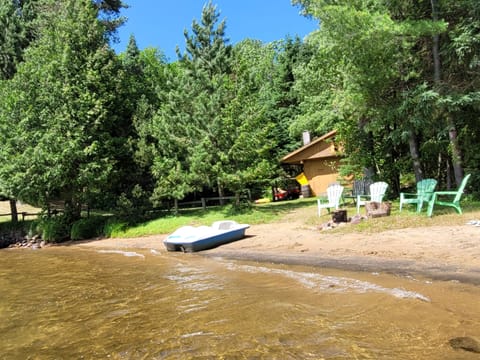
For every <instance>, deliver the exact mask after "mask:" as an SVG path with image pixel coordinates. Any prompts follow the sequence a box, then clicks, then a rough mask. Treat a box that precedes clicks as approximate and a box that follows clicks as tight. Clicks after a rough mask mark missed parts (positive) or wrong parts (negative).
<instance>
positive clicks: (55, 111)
mask: <svg viewBox="0 0 480 360" xmlns="http://www.w3.org/2000/svg"><path fill="white" fill-rule="evenodd" d="M293 3H294V4H295V5H298V6H300V8H301V9H303V11H304V12H305V15H306V16H311V17H314V18H317V19H318V20H319V22H320V24H321V26H320V27H319V29H318V30H317V31H315V32H313V33H312V34H310V35H309V37H308V38H307V40H306V41H305V42H303V41H301V40H300V39H298V38H295V39H292V38H286V39H282V40H279V41H277V42H273V43H270V44H264V43H262V42H260V41H257V40H253V39H245V40H244V41H242V42H240V43H237V44H235V45H231V44H229V41H228V37H227V32H226V30H227V28H226V23H225V21H223V20H221V18H220V12H219V10H218V9H217V8H216V6H215V5H213V4H212V3H207V4H206V5H205V6H204V8H203V11H202V14H201V17H200V20H198V21H197V20H194V21H193V23H192V26H191V29H189V30H185V34H184V35H185V41H186V48H185V52H183V53H181V52H180V51H177V55H178V58H177V60H176V61H173V62H168V61H167V60H166V59H165V57H164V55H163V54H162V52H161V51H160V50H158V49H153V48H147V49H144V50H140V49H138V47H137V44H136V41H135V38H134V36H132V37H131V38H130V42H129V44H128V47H127V49H126V51H125V52H124V53H122V54H115V52H114V51H113V50H112V48H111V47H110V45H109V44H110V43H111V41H113V39H114V37H115V29H116V28H117V27H118V26H120V25H121V24H122V22H123V18H122V17H121V15H120V14H121V13H120V11H121V9H122V7H123V6H124V5H123V4H122V3H121V1H106V0H105V1H91V0H65V1H62V2H58V1H54V0H24V1H20V0H0V24H1V25H2V27H3V29H4V31H3V32H2V33H1V34H0V79H1V80H0V98H1V100H0V127H1V129H0V144H1V147H0V194H2V195H3V196H5V197H7V198H10V199H12V203H13V204H14V202H15V200H16V199H19V200H22V201H25V202H29V203H31V204H35V205H38V206H41V207H42V208H44V209H47V208H48V204H49V203H50V202H51V201H54V200H62V201H64V203H65V211H66V217H67V221H68V222H73V221H75V220H76V219H78V218H79V217H80V214H81V209H82V206H83V205H85V204H88V205H90V206H91V207H95V208H101V209H115V210H116V211H118V212H119V213H121V214H122V215H124V216H129V217H132V216H134V215H136V214H141V213H142V212H143V211H144V210H147V209H151V208H152V207H157V206H165V204H170V203H171V202H172V201H175V200H181V199H184V198H185V197H187V196H189V195H191V194H196V193H202V192H206V191H215V192H217V193H218V194H219V195H220V196H222V195H224V194H227V193H229V194H234V195H235V196H236V198H237V204H238V203H239V202H240V196H241V195H242V193H243V191H245V190H246V189H258V190H259V191H261V189H263V188H265V187H267V186H268V185H269V184H270V182H271V181H272V179H275V178H276V177H278V176H280V175H281V174H282V173H283V170H282V169H281V167H280V166H279V163H278V159H279V158H280V157H281V156H282V155H285V154H286V153H288V152H290V151H292V150H294V149H295V148H296V147H297V146H299V145H300V144H299V140H300V139H301V133H302V132H303V131H305V130H309V131H310V132H312V133H313V134H314V135H322V134H324V133H325V132H328V131H330V130H332V129H334V128H335V129H337V132H338V140H339V141H341V142H342V143H343V145H344V146H343V147H344V151H345V154H344V155H345V158H344V163H343V166H342V169H341V171H342V172H343V173H344V174H352V173H355V174H363V173H365V172H367V173H369V174H373V176H376V177H378V178H381V179H383V180H385V181H387V182H389V184H391V187H392V188H393V189H394V192H398V191H399V190H400V187H401V186H402V184H404V183H405V182H406V181H408V180H409V179H410V181H414V180H419V179H421V178H425V177H435V178H437V179H439V180H440V182H441V183H442V184H445V185H446V186H455V183H459V181H461V178H462V177H463V174H464V173H466V172H471V173H473V174H474V177H473V179H478V177H479V174H478V171H477V170H476V169H478V165H479V162H480V157H479V155H478V152H477V151H475V144H478V139H477V137H478V136H479V134H480V132H479V127H480V125H479V122H478V110H479V104H480V102H479V100H480V97H479V92H478V81H479V74H480V72H479V71H478V70H479V67H480V60H479V54H480V52H479V46H480V45H479V44H480V41H479V40H480V31H479V30H480V15H479V14H480V8H479V5H478V2H477V1H473V0H461V1H443V2H441V4H440V3H438V2H437V1H436V0H429V1H426V0H424V1H383V0H373V1H372V0H369V1H367V0H358V1H353V2H352V1H329V0H295V1H293ZM471 183H472V184H473V186H472V190H474V191H478V187H477V186H476V184H478V181H475V180H473V181H472V182H471ZM12 212H13V211H12Z"/></svg>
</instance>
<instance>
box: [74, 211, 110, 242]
mask: <svg viewBox="0 0 480 360" xmlns="http://www.w3.org/2000/svg"><path fill="white" fill-rule="evenodd" d="M105 222H106V218H105V217H103V216H91V217H88V218H84V219H80V220H77V221H76V222H74V223H73V225H72V229H71V230H70V239H72V240H85V239H92V238H94V237H97V236H102V235H103V234H104V232H103V230H104V225H105Z"/></svg>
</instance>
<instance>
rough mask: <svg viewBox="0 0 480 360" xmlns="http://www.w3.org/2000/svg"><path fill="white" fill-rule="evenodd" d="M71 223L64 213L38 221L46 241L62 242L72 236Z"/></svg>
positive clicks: (43, 238)
mask: <svg viewBox="0 0 480 360" xmlns="http://www.w3.org/2000/svg"><path fill="white" fill-rule="evenodd" d="M70 228H71V224H70V222H69V221H68V219H67V218H65V217H64V216H63V215H59V216H53V217H44V218H43V219H42V220H41V221H40V222H39V223H38V229H39V231H40V233H41V237H42V240H44V241H46V242H55V243H57V242H62V241H65V240H67V239H68V238H69V236H70Z"/></svg>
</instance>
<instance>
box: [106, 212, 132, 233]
mask: <svg viewBox="0 0 480 360" xmlns="http://www.w3.org/2000/svg"><path fill="white" fill-rule="evenodd" d="M126 229H128V223H127V222H126V221H124V220H120V219H119V218H116V217H110V218H108V220H107V221H106V222H105V225H104V227H103V234H104V235H105V236H106V237H117V234H119V233H123V232H125V231H126Z"/></svg>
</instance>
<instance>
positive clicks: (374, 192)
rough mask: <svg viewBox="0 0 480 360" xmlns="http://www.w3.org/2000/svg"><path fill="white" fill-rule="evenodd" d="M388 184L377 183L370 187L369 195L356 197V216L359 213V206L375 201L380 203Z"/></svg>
mask: <svg viewBox="0 0 480 360" xmlns="http://www.w3.org/2000/svg"><path fill="white" fill-rule="evenodd" d="M387 188H388V184H387V183H386V182H383V181H378V182H376V183H373V184H372V185H370V195H357V214H359V213H360V206H362V205H365V203H366V202H367V201H375V202H379V203H381V202H382V200H383V197H384V196H385V192H386V191H387Z"/></svg>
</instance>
